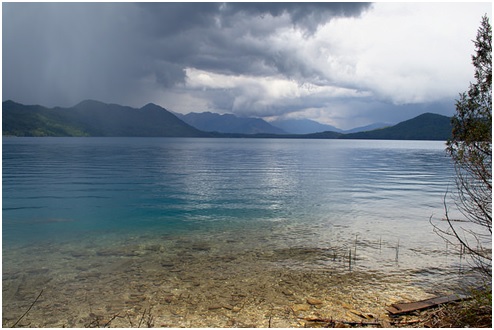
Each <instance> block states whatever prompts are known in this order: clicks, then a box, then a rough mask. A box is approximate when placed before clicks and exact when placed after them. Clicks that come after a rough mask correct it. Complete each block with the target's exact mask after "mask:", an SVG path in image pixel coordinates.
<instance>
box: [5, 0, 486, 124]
mask: <svg viewBox="0 0 494 330" xmlns="http://www.w3.org/2000/svg"><path fill="white" fill-rule="evenodd" d="M491 13H492V4H491V2H451V3H448V2H438V3H429V2H415V3H395V2H378V3H353V2H343V3H336V2H316V3H295V2H288V3H284V2H275V3H264V2H247V3H239V2H227V3H208V2H200V3H189V2H180V3H166V2H165V3H157V2H151V3H132V2H125V3H111V2H110V3H93V2H90V3H72V2H69V3H60V2H52V3H36V2H34V3H24V2H12V3H9V2H3V3H2V100H13V101H16V102H19V103H23V104H40V105H44V106H48V107H54V106H62V107H70V106H73V105H75V104H77V103H79V102H81V101H83V100H86V99H93V100H98V101H102V102H106V103H117V104H121V105H128V106H132V107H137V108H139V107H142V106H144V105H145V104H147V103H155V104H158V105H160V106H162V107H164V108H166V109H167V110H170V111H174V112H178V113H189V112H204V111H211V112H217V113H232V114H235V115H237V116H250V117H259V118H264V119H266V120H273V119H276V118H308V119H312V120H316V121H319V122H321V123H325V124H330V125H333V126H336V127H338V128H341V129H349V128H353V127H357V126H363V125H367V124H371V123H375V122H386V123H397V122H399V121H403V120H406V119H410V118H412V117H415V116H417V115H419V114H421V113H424V112H434V113H439V114H443V115H453V114H454V112H455V107H454V103H455V100H456V99H458V95H459V93H460V92H463V91H466V90H467V89H468V86H469V83H470V82H473V81H474V77H473V72H474V68H473V65H472V63H471V55H472V54H473V53H474V52H475V48H474V44H473V40H474V39H475V37H476V34H477V29H478V28H479V26H480V22H481V18H482V16H483V15H484V14H487V15H488V17H491ZM491 24H492V23H491Z"/></svg>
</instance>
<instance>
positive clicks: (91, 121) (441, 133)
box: [2, 101, 451, 140]
mask: <svg viewBox="0 0 494 330" xmlns="http://www.w3.org/2000/svg"><path fill="white" fill-rule="evenodd" d="M2 120H3V125H2V135H3V136H129V137H131V136H142V137H243V138H250V137H252V138H297V139H385V140H447V139H449V138H450V137H451V118H449V117H446V116H441V115H437V114H432V113H425V114H422V115H420V116H418V117H415V118H413V119H410V120H407V121H404V122H401V123H399V124H397V125H394V126H390V127H386V128H382V129H376V130H372V131H366V132H359V133H351V134H350V133H349V134H344V133H338V132H331V131H328V132H321V133H312V134H273V133H262V134H241V133H218V132H215V133H211V132H203V131H201V130H199V129H197V128H194V127H192V126H191V125H189V124H187V123H185V122H184V121H182V120H180V119H179V118H177V117H176V116H175V115H174V114H172V113H171V112H169V111H167V110H166V109H164V108H162V107H160V106H158V105H155V104H152V103H150V104H148V105H146V106H144V107H142V108H139V109H136V108H131V107H126V106H121V105H117V104H106V103H102V102H98V101H83V102H81V103H79V104H77V105H76V106H73V107H71V108H60V107H56V108H46V107H43V106H40V105H22V104H19V103H16V102H13V101H4V102H3V103H2Z"/></svg>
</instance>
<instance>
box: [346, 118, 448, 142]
mask: <svg viewBox="0 0 494 330" xmlns="http://www.w3.org/2000/svg"><path fill="white" fill-rule="evenodd" d="M451 132H452V126H451V118H450V117H446V116H441V115H438V114H434V113H424V114H422V115H420V116H417V117H415V118H412V119H409V120H406V121H403V122H401V123H398V124H396V125H394V126H391V127H386V128H381V129H376V130H372V131H367V132H359V133H351V134H344V135H342V136H341V138H344V139H373V140H447V139H449V138H450V137H451Z"/></svg>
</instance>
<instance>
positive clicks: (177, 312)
mask: <svg viewBox="0 0 494 330" xmlns="http://www.w3.org/2000/svg"><path fill="white" fill-rule="evenodd" d="M248 236H249V235H248V234H245V235H244V236H242V234H239V235H237V236H231V235H228V236H220V235H217V236H214V235H212V236H210V235H195V236H192V235H183V236H180V235H179V236H176V235H174V236H170V235H150V236H147V237H146V236H138V235H136V236H127V237H125V238H123V237H121V236H119V237H118V238H117V236H112V235H111V234H109V235H108V238H107V239H106V240H104V239H102V237H97V238H96V237H94V238H92V239H91V238H90V237H86V238H84V239H81V240H79V241H78V242H70V243H64V244H63V243H57V244H54V243H49V242H46V243H45V244H37V245H26V246H19V247H17V248H15V249H11V250H9V251H5V249H4V260H3V319H2V325H3V326H4V327H11V326H12V325H13V324H14V323H15V322H17V321H18V320H19V318H20V317H21V315H22V314H23V313H24V312H25V311H26V310H28V309H29V307H30V306H31V305H32V304H33V302H34V301H35V299H36V297H37V296H38V295H39V294H40V293H41V292H42V293H41V295H40V296H39V299H38V300H37V301H36V303H35V304H34V305H33V307H32V308H31V310H30V311H29V313H28V314H27V315H26V316H25V317H23V318H22V320H21V321H20V322H19V323H18V324H17V326H22V327H96V326H99V327H103V326H110V327H125V328H127V327H139V326H140V327H148V326H152V327H304V326H308V325H310V324H308V321H307V320H304V318H327V319H334V320H344V321H369V320H373V321H376V320H387V319H389V316H388V315H387V313H386V309H385V308H386V306H389V305H390V304H392V303H395V302H399V301H414V300H419V299H426V298H429V297H432V296H434V295H437V294H448V293H451V292H452V291H451V288H452V286H450V284H451V285H454V283H455V280H454V276H453V275H451V274H450V275H447V276H446V275H445V276H441V275H440V274H430V273H429V271H431V272H433V270H428V269H422V270H421V269H416V268H413V267H404V266H403V265H399V264H398V263H397V264H396V265H395V266H394V267H391V266H389V265H388V266H387V267H384V268H383V270H379V267H366V263H369V260H366V259H368V258H366V256H365V249H363V248H361V247H360V246H359V247H358V251H357V250H356V251H357V259H355V260H353V262H352V268H351V269H350V264H349V263H348V256H347V255H345V254H344V253H343V252H342V251H340V250H337V249H336V248H334V247H333V248H332V249H329V248H320V247H319V248H318V247H309V246H305V247H304V246H303V245H299V246H289V245H287V246H286V247H281V246H279V245H278V246H276V247H272V246H271V245H270V241H269V239H265V238H264V241H263V242H262V241H259V242H254V243H253V242H252V239H255V238H252V239H249V237H248ZM362 244H363V243H362ZM387 250H389V251H388V252H389V254H390V256H391V255H392V254H393V253H394V252H393V251H392V250H390V249H389V248H388V249H387ZM360 251H362V252H360ZM385 252H386V250H383V252H382V253H385ZM359 253H360V254H361V255H359ZM376 253H377V252H376ZM436 271H437V270H436ZM432 278H435V279H434V280H432ZM445 279H447V280H446V281H445ZM448 283H449V284H448Z"/></svg>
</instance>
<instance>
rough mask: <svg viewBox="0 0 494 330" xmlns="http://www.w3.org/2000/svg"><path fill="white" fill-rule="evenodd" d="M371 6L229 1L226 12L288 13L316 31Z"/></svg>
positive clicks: (310, 29) (362, 4) (294, 20)
mask: <svg viewBox="0 0 494 330" xmlns="http://www.w3.org/2000/svg"><path fill="white" fill-rule="evenodd" d="M369 6H370V3H368V2H367V3H364V2H313V3H311V2H288V3H283V2H271V3H270V2H249V3H227V4H226V5H225V13H226V14H235V13H238V12H244V13H247V14H250V15H260V16H263V15H271V16H273V17H277V16H281V15H283V14H288V15H289V16H290V19H291V22H292V23H293V24H295V25H297V26H300V27H303V28H305V29H307V30H309V31H314V30H315V29H316V28H317V26H318V25H319V24H320V23H324V22H327V21H328V20H329V19H331V18H332V17H339V16H356V15H359V14H360V13H361V12H362V11H363V10H365V9H367V8H368V7H369Z"/></svg>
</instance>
